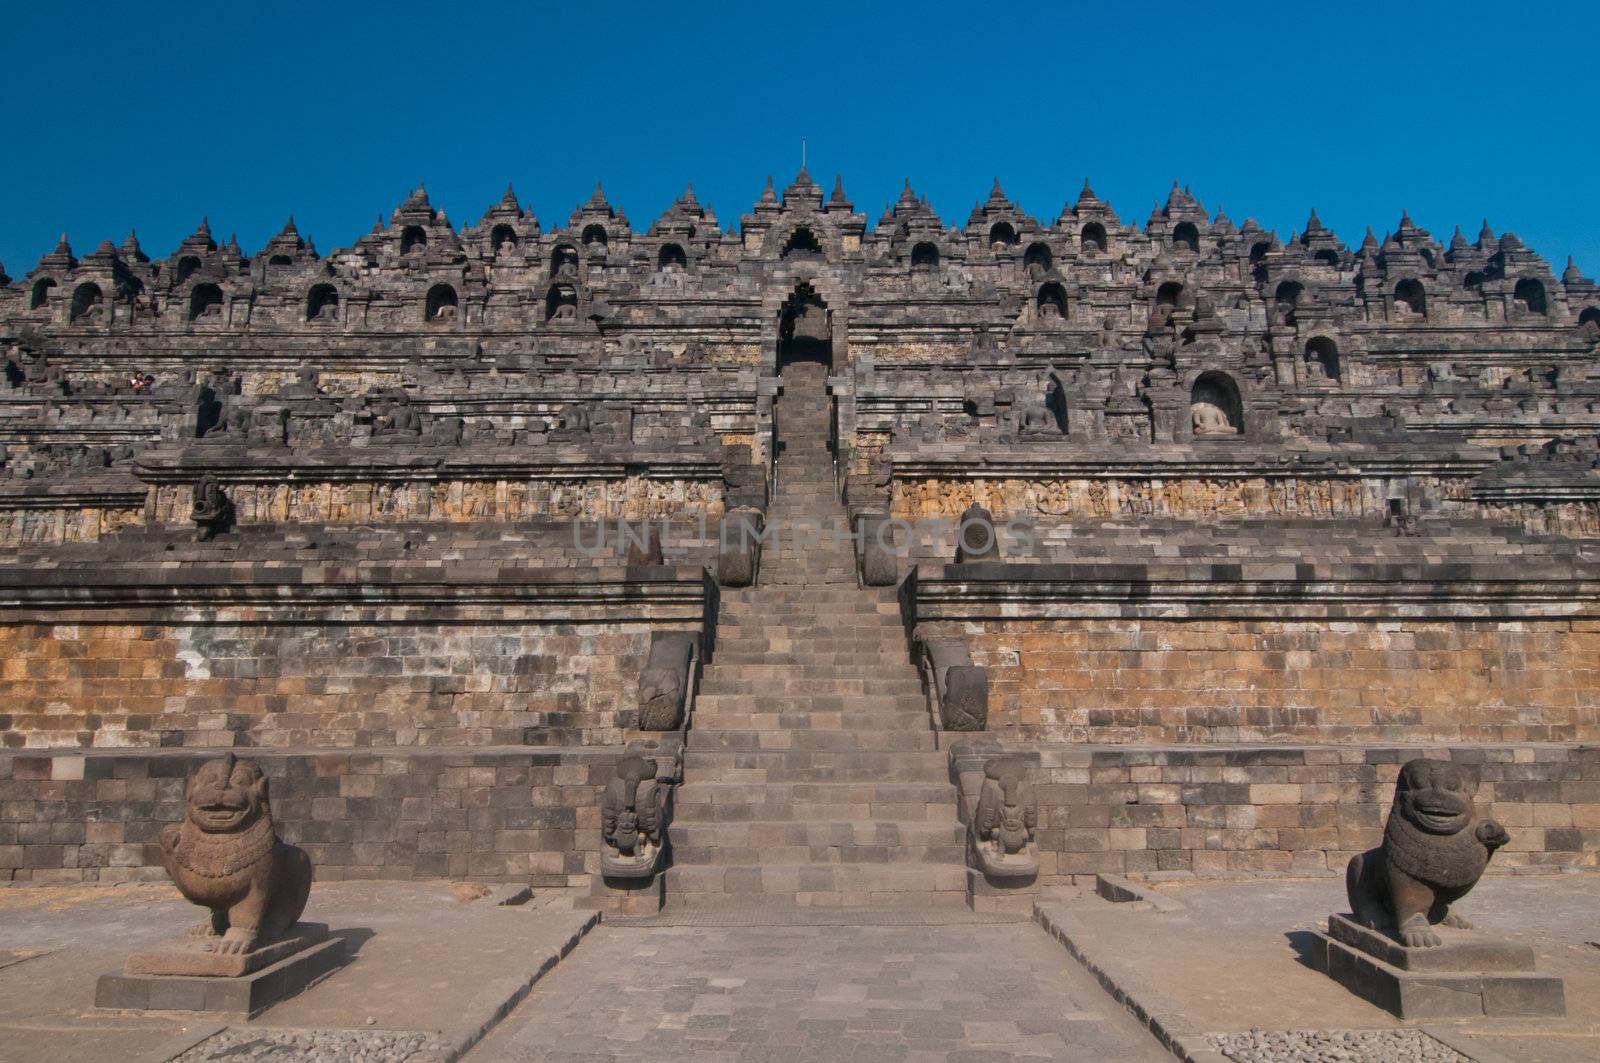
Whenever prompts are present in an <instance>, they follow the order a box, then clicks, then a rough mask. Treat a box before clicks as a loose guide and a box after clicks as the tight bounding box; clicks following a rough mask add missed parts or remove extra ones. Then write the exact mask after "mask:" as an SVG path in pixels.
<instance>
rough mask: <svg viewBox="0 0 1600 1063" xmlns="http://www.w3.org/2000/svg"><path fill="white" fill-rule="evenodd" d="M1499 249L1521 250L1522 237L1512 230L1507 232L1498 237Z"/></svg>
mask: <svg viewBox="0 0 1600 1063" xmlns="http://www.w3.org/2000/svg"><path fill="white" fill-rule="evenodd" d="M1500 250H1502V251H1521V250H1523V244H1522V237H1520V236H1518V235H1517V234H1516V233H1514V232H1507V233H1506V234H1505V235H1504V236H1502V237H1500Z"/></svg>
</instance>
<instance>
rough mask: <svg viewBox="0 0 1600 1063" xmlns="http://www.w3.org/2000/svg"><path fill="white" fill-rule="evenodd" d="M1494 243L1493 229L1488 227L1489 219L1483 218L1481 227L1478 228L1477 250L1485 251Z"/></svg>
mask: <svg viewBox="0 0 1600 1063" xmlns="http://www.w3.org/2000/svg"><path fill="white" fill-rule="evenodd" d="M1494 245H1495V238H1494V230H1493V229H1491V228H1489V219H1488V218H1485V219H1483V228H1481V229H1479V230H1478V250H1479V251H1487V250H1489V249H1490V248H1491V247H1493V246H1494Z"/></svg>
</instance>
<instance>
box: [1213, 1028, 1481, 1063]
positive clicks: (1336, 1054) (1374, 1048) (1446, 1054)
mask: <svg viewBox="0 0 1600 1063" xmlns="http://www.w3.org/2000/svg"><path fill="white" fill-rule="evenodd" d="M1206 1043H1207V1044H1209V1045H1210V1046H1211V1047H1212V1048H1214V1049H1216V1050H1217V1051H1218V1052H1221V1053H1222V1054H1223V1055H1225V1056H1227V1057H1228V1058H1229V1059H1232V1060H1237V1061H1238V1063H1412V1061H1414V1060H1427V1061H1429V1063H1435V1061H1437V1063H1472V1061H1471V1060H1469V1059H1467V1057H1466V1056H1463V1055H1462V1054H1461V1053H1459V1052H1457V1051H1455V1049H1453V1048H1451V1047H1449V1046H1448V1045H1445V1044H1443V1043H1441V1042H1439V1041H1436V1040H1434V1039H1433V1038H1431V1037H1429V1036H1428V1035H1427V1034H1425V1033H1423V1032H1422V1031H1421V1030H1263V1029H1261V1028H1260V1027H1257V1028H1255V1029H1253V1030H1246V1031H1245V1032H1243V1033H1212V1034H1207V1035H1206Z"/></svg>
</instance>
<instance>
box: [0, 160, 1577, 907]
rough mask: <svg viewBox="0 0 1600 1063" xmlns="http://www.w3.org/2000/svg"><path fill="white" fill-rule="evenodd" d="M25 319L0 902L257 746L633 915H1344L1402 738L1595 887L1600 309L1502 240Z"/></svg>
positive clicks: (433, 852)
mask: <svg viewBox="0 0 1600 1063" xmlns="http://www.w3.org/2000/svg"><path fill="white" fill-rule="evenodd" d="M13 267H15V264H13ZM0 280H3V281H4V287H3V288H0V345H3V348H4V360H5V382H4V385H3V387H0V448H3V449H0V459H3V461H0V743H3V746H4V749H5V752H4V753H3V754H0V786H3V788H0V879H5V880H10V881H14V882H36V883H37V882H62V881H72V882H77V881H84V882H117V881H126V880H130V879H153V878H160V877H161V875H162V872H161V852H160V844H159V835H160V831H161V828H162V826H163V825H165V824H169V823H173V822H176V821H177V820H179V819H181V818H182V814H183V801H184V797H183V793H184V780H185V779H186V778H188V777H191V776H193V775H194V773H195V771H196V769H197V768H198V767H199V765H201V764H202V763H204V762H206V761H207V760H210V759H211V758H214V757H216V756H217V755H218V754H219V752H221V751H223V750H230V751H233V752H235V753H238V754H239V755H241V756H248V757H249V758H250V759H251V760H252V761H254V762H255V764H257V765H259V766H260V769H261V771H263V772H264V773H265V776H266V777H267V778H269V779H270V780H271V781H272V784H273V794H274V796H275V797H276V801H275V803H274V805H273V815H274V817H275V820H276V822H277V824H278V828H279V830H280V831H281V832H282V835H283V838H284V839H285V842H286V843H292V844H293V845H295V846H298V847H299V848H300V849H301V850H303V851H304V852H305V853H306V854H308V855H309V857H310V859H311V861H312V862H313V863H314V864H315V867H316V874H317V876H318V878H319V880H322V881H334V880H340V879H354V878H379V879H442V878H452V879H471V880H479V881H486V882H511V881H515V882H525V883H528V884H530V885H532V886H533V887H534V889H535V890H538V889H541V888H554V887H563V888H571V889H574V890H577V891H581V893H582V895H583V896H584V897H585V898H586V899H587V902H588V903H589V904H591V905H593V906H595V907H600V908H604V909H607V910H611V911H630V912H635V913H637V912H638V911H641V910H644V911H650V910H654V909H656V908H658V907H660V906H661V905H662V904H663V903H665V904H666V905H668V906H669V907H670V906H674V905H680V904H681V905H686V906H694V905H711V904H717V903H719V902H724V903H725V902H728V901H730V900H743V901H749V900H751V899H760V900H762V901H768V902H772V903H783V904H794V905H802V906H824V905H830V906H841V907H866V906H873V905H892V904H901V903H925V904H932V905H946V904H948V905H951V906H953V907H956V908H961V907H971V908H974V909H978V910H996V911H1004V910H1007V909H1008V906H1012V905H1014V904H1016V903H1017V901H1018V899H1019V898H1022V897H1026V895H1027V894H1028V893H1029V891H1036V890H1038V889H1039V888H1041V886H1045V887H1048V886H1049V885H1051V884H1052V883H1062V882H1067V881H1070V880H1072V879H1074V878H1075V877H1079V876H1088V877H1090V878H1092V877H1093V876H1095V875H1097V874H1120V875H1135V876H1137V875H1152V876H1154V875H1161V874H1167V875H1192V876H1198V877H1206V876H1222V875H1230V874H1237V873H1241V872H1254V873H1285V874H1287V873H1291V872H1307V873H1320V874H1324V875H1329V876H1330V877H1331V876H1332V875H1333V874H1335V873H1342V872H1343V870H1344V867H1345V865H1346V863H1347V862H1348V861H1349V860H1350V858H1351V857H1352V856H1354V855H1356V854H1359V853H1361V852H1363V851H1365V850H1368V849H1370V848H1372V847H1373V846H1376V845H1378V844H1379V842H1380V841H1381V840H1382V823H1383V818H1384V814H1385V812H1386V810H1387V808H1388V804H1389V799H1390V792H1391V790H1392V784H1393V783H1394V782H1395V779H1396V775H1397V773H1398V771H1399V768H1400V765H1401V763H1402V762H1404V761H1407V760H1409V759H1411V758H1412V757H1413V756H1415V755H1417V753H1418V750H1419V748H1420V749H1425V750H1426V751H1427V752H1428V755H1429V756H1431V757H1433V758H1435V759H1441V760H1446V761H1454V762H1457V763H1461V764H1470V765H1472V766H1473V768H1474V770H1476V771H1477V772H1478V775H1479V776H1480V777H1481V788H1480V789H1479V790H1478V793H1477V800H1478V802H1479V803H1480V804H1481V805H1482V806H1483V807H1484V808H1486V809H1488V810H1490V811H1491V812H1492V813H1493V815H1494V817H1495V821H1496V822H1497V823H1498V824H1503V825H1504V828H1505V831H1506V833H1507V834H1508V835H1509V839H1510V840H1509V842H1507V843H1506V844H1505V845H1504V847H1503V849H1502V850H1501V852H1500V853H1499V855H1497V856H1496V857H1495V867H1497V868H1527V867H1534V866H1548V867H1575V866H1593V865H1594V864H1595V860H1596V857H1595V854H1596V850H1597V848H1600V814H1597V813H1600V790H1597V787H1600V756H1597V750H1596V747H1595V743H1596V741H1597V740H1600V593H1597V592H1600V471H1597V469H1600V465H1597V463H1600V448H1597V438H1600V436H1597V433H1600V289H1597V288H1596V285H1595V284H1594V282H1593V281H1591V280H1589V279H1587V278H1585V277H1583V276H1582V275H1581V274H1580V273H1579V271H1578V270H1577V269H1576V268H1575V267H1574V266H1573V265H1572V264H1571V263H1568V264H1567V265H1566V268H1565V269H1564V271H1562V272H1560V273H1559V274H1558V273H1556V272H1554V271H1553V270H1552V268H1551V266H1550V264H1549V263H1547V262H1546V261H1545V260H1544V259H1542V258H1540V257H1539V256H1538V255H1537V254H1536V253H1535V252H1534V251H1532V250H1530V249H1529V248H1528V247H1526V246H1524V244H1523V243H1522V242H1521V241H1520V240H1519V239H1518V238H1517V237H1516V236H1514V235H1512V234H1510V233H1506V234H1504V235H1499V236H1497V235H1496V234H1495V233H1493V232H1492V231H1490V229H1489V228H1488V226H1487V225H1485V226H1484V228H1483V230H1482V231H1481V232H1479V233H1478V234H1477V235H1476V236H1475V237H1468V236H1465V235H1463V234H1462V233H1461V232H1460V231H1459V230H1458V231H1457V232H1455V233H1454V234H1453V235H1451V236H1450V237H1448V239H1446V240H1443V241H1441V240H1439V239H1436V238H1435V237H1434V236H1433V235H1432V234H1430V233H1428V232H1426V231H1424V230H1423V229H1421V228H1419V227H1418V226H1417V225H1416V224H1415V223H1414V222H1413V221H1412V220H1411V219H1410V218H1409V217H1407V216H1402V217H1401V218H1400V219H1399V222H1398V225H1397V226H1396V227H1395V228H1394V230H1393V231H1392V232H1391V233H1389V234H1388V235H1386V236H1384V237H1383V238H1382V239H1379V238H1378V237H1377V236H1375V235H1374V234H1373V231H1372V230H1370V229H1369V230H1368V232H1367V235H1366V238H1365V239H1364V240H1363V241H1362V243H1361V244H1360V246H1359V247H1348V246H1346V245H1345V244H1343V243H1341V242H1340V240H1339V238H1338V237H1337V236H1335V234H1334V233H1333V232H1331V231H1330V230H1328V229H1327V228H1325V227H1324V226H1323V224H1322V223H1321V222H1320V221H1319V220H1318V218H1317V216H1316V214H1315V213H1312V214H1311V216H1310V218H1309V219H1308V220H1307V222H1306V223H1305V226H1304V228H1303V231H1301V232H1299V233H1296V234H1293V235H1292V236H1290V237H1289V238H1288V239H1281V238H1279V237H1278V236H1276V235H1275V234H1274V233H1272V232H1269V231H1266V230H1264V229H1262V228H1261V227H1260V226H1259V225H1257V224H1256V223H1255V222H1254V221H1251V220H1246V221H1244V222H1243V223H1242V224H1241V223H1235V222H1234V221H1232V220H1231V219H1229V218H1228V217H1227V216H1226V215H1224V214H1223V213H1222V212H1221V211H1217V212H1215V213H1212V212H1210V211H1208V210H1207V209H1206V208H1205V207H1204V206H1203V205H1202V204H1201V203H1200V202H1199V201H1198V200H1197V199H1196V198H1195V197H1194V196H1193V195H1191V194H1190V193H1189V191H1188V190H1186V189H1184V188H1180V187H1177V186H1174V188H1173V190H1172V192H1171V194H1170V196H1169V197H1168V198H1167V200H1166V202H1165V204H1163V205H1161V206H1158V207H1157V208H1156V209H1155V210H1153V211H1152V212H1151V213H1150V215H1149V217H1148V218H1147V219H1144V220H1143V221H1142V222H1135V221H1132V220H1125V219H1124V218H1123V217H1121V216H1119V215H1118V214H1117V213H1116V212H1115V211H1114V210H1113V209H1112V207H1111V206H1110V205H1109V204H1107V203H1106V202H1104V201H1102V200H1101V199H1099V198H1098V197H1097V196H1096V195H1095V193H1094V191H1093V190H1092V189H1091V188H1090V187H1089V186H1088V185H1087V184H1085V186H1084V187H1083V190H1082V192H1081V193H1080V194H1078V195H1077V196H1076V197H1075V198H1073V199H1071V200H1070V201H1069V202H1068V203H1067V205H1066V206H1065V207H1064V208H1063V209H1062V210H1061V211H1060V213H1059V215H1057V216H1056V217H1054V218H1053V219H1044V220H1041V219H1036V218H1033V217H1030V216H1028V215H1027V214H1025V213H1023V212H1022V211H1021V210H1020V209H1019V208H1018V207H1017V206H1016V205H1015V204H1013V203H1012V202H1011V201H1010V200H1009V199H1008V198H1007V196H1006V194H1005V192H1004V191H1003V190H1002V189H1001V187H1000V184H999V182H996V183H995V185H994V187H993V189H992V190H991V191H990V192H989V193H988V195H987V196H986V197H985V198H984V199H983V200H982V201H981V202H980V203H979V204H978V205H977V206H976V207H975V208H974V209H973V210H972V212H971V214H970V215H969V216H968V217H967V218H966V219H965V220H964V221H962V222H960V223H959V224H948V223H947V222H946V221H945V220H943V219H941V218H940V217H939V216H938V215H937V214H936V213H935V212H934V211H933V210H932V209H931V208H930V206H929V205H928V203H927V202H926V201H925V200H924V199H921V198H919V197H918V195H917V194H916V193H915V192H914V191H913V190H912V188H911V186H910V184H909V183H908V184H907V185H906V187H905V189H904V191H903V192H902V193H901V194H900V195H899V197H898V199H896V200H895V202H894V203H893V205H892V206H891V207H889V208H888V209H887V210H886V211H885V212H884V213H883V214H882V216H881V217H879V218H878V219H877V221H876V223H875V224H874V223H872V222H871V221H870V219H869V217H868V216H867V214H865V213H863V212H860V211H858V210H857V209H856V207H855V206H854V204H853V203H852V202H851V200H850V199H849V198H848V196H847V194H846V192H845V189H844V186H843V183H842V182H841V181H835V182H834V183H833V185H832V188H831V190H829V189H828V188H826V187H825V186H823V185H819V184H817V183H815V182H814V181H813V179H812V178H811V177H810V176H809V175H808V174H807V173H806V172H804V171H803V170H802V172H801V173H800V174H799V175H798V176H797V177H796V178H795V179H794V181H793V182H792V183H791V184H789V186H788V187H787V188H784V189H782V190H781V191H779V190H778V189H777V188H775V187H774V186H773V184H772V183H771V182H770V181H769V182H768V184H767V187H766V188H765V189H764V190H763V191H762V193H761V195H760V197H759V199H758V200H757V202H756V203H755V205H754V206H753V208H752V209H751V210H750V212H749V213H747V214H744V215H743V216H742V217H741V218H740V219H739V220H738V223H737V224H736V225H728V226H724V224H723V223H721V222H719V220H718V219H717V218H716V217H715V216H714V214H713V213H712V211H711V210H710V209H709V208H707V207H705V206H703V205H701V204H700V203H699V202H698V201H697V200H696V198H695V195H694V193H693V191H692V190H689V191H686V192H684V194H683V195H682V196H681V197H680V198H679V199H678V200H677V201H676V202H675V203H674V204H673V206H672V207H671V209H670V210H668V211H666V213H664V214H662V215H661V216H660V217H659V218H657V219H655V220H654V221H653V222H651V223H650V225H649V226H648V227H647V228H645V229H643V230H638V229H635V228H634V227H633V226H632V225H631V224H630V222H629V220H628V218H627V217H626V216H625V215H624V214H623V213H622V212H621V211H619V210H618V209H616V208H615V207H613V206H612V205H611V204H610V203H609V202H608V201H607V199H606V196H605V195H604V193H603V192H602V191H601V189H600V188H598V187H597V188H596V189H595V192H594V194H593V196H592V197H591V198H590V199H589V200H588V201H587V202H585V203H583V204H582V205H580V206H579V207H577V209H575V210H574V211H573V212H572V214H571V215H570V217H568V218H566V219H562V220H560V221H559V223H558V224H554V225H542V224H541V223H540V221H539V220H537V219H536V218H535V217H533V215H532V214H531V213H530V212H529V211H527V210H525V209H524V208H523V207H522V206H520V205H519V203H518V201H517V198H516V196H515V195H514V194H513V193H512V191H511V190H510V189H508V190H507V192H506V194H505V196H504V198H502V199H501V200H500V201H499V202H498V203H496V204H494V205H493V206H492V207H490V208H489V209H488V210H487V211H486V212H485V213H484V214H483V216H482V218H481V219H479V220H477V221H476V222H474V223H472V224H468V225H465V226H459V227H458V226H457V225H456V224H455V223H453V222H452V221H451V220H450V219H448V218H447V217H446V216H445V214H444V213H443V212H442V211H440V210H438V209H436V208H435V207H434V206H433V205H432V204H431V203H430V202H429V199H428V196H427V195H426V194H425V192H424V191H423V190H422V189H418V190H417V191H416V192H414V193H413V194H411V195H410V196H408V197H407V198H406V199H405V201H404V202H403V203H401V204H400V205H399V206H398V207H397V208H396V209H395V210H394V211H393V212H392V213H391V214H390V215H388V216H387V217H380V218H379V219H378V221H377V222H376V223H375V224H374V225H373V227H372V230H371V231H370V232H369V233H368V234H367V235H365V236H363V237H361V238H360V239H359V240H357V241H356V242H355V244H354V246H351V247H348V248H341V249H338V250H335V251H333V252H331V253H328V254H323V253H321V252H319V251H318V250H317V249H316V248H315V247H314V246H313V245H312V243H311V241H310V240H309V239H307V238H306V237H305V236H303V235H301V234H300V233H299V232H298V231H297V230H296V228H295V225H294V223H293V221H292V220H291V221H290V222H289V223H288V224H287V225H285V226H284V228H283V230H282V231H281V232H280V233H278V234H277V235H276V236H274V237H273V238H272V239H271V240H269V241H268V242H267V244H266V246H265V247H262V248H260V249H257V250H254V251H252V252H250V253H246V251H245V250H244V249H243V248H241V247H240V246H239V244H238V242H237V241H236V240H233V239H228V240H226V241H219V240H218V239H217V238H216V236H215V235H214V234H213V232H212V230H211V229H210V227H209V226H208V225H207V224H206V223H204V222H202V223H201V225H200V227H199V228H198V229H197V230H196V231H195V233H194V234H193V235H192V236H190V237H188V238H187V239H185V240H184V241H183V242H182V243H181V244H180V245H179V246H178V247H176V248H175V249H172V250H170V252H167V253H165V254H164V255H163V256H162V257H155V256H153V255H152V254H151V253H150V252H147V251H146V250H144V249H143V248H142V247H141V246H140V244H139V241H138V240H137V239H136V238H135V237H134V236H133V235H131V234H130V235H129V236H128V237H127V239H126V240H124V241H123V242H121V243H120V244H118V243H113V242H111V241H106V242H103V243H101V244H99V246H98V247H96V248H94V249H93V250H92V251H90V252H88V253H86V254H84V253H80V252H78V251H75V250H74V249H73V248H72V247H70V246H69V245H68V243H67V241H66V240H65V238H63V239H62V241H61V242H60V244H59V245H58V246H57V247H56V248H55V249H54V250H53V251H51V252H50V253H49V254H47V255H45V256H44V257H43V258H42V259H41V260H40V261H39V262H38V264H37V265H35V266H34V267H33V268H32V269H31V270H28V271H26V272H25V274H23V275H22V276H19V277H16V278H11V277H4V276H3V275H0ZM646 529H648V530H646ZM1334 889H1335V891H1336V892H1337V887H1334ZM313 903H315V901H313ZM1330 903H1332V902H1330Z"/></svg>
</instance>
